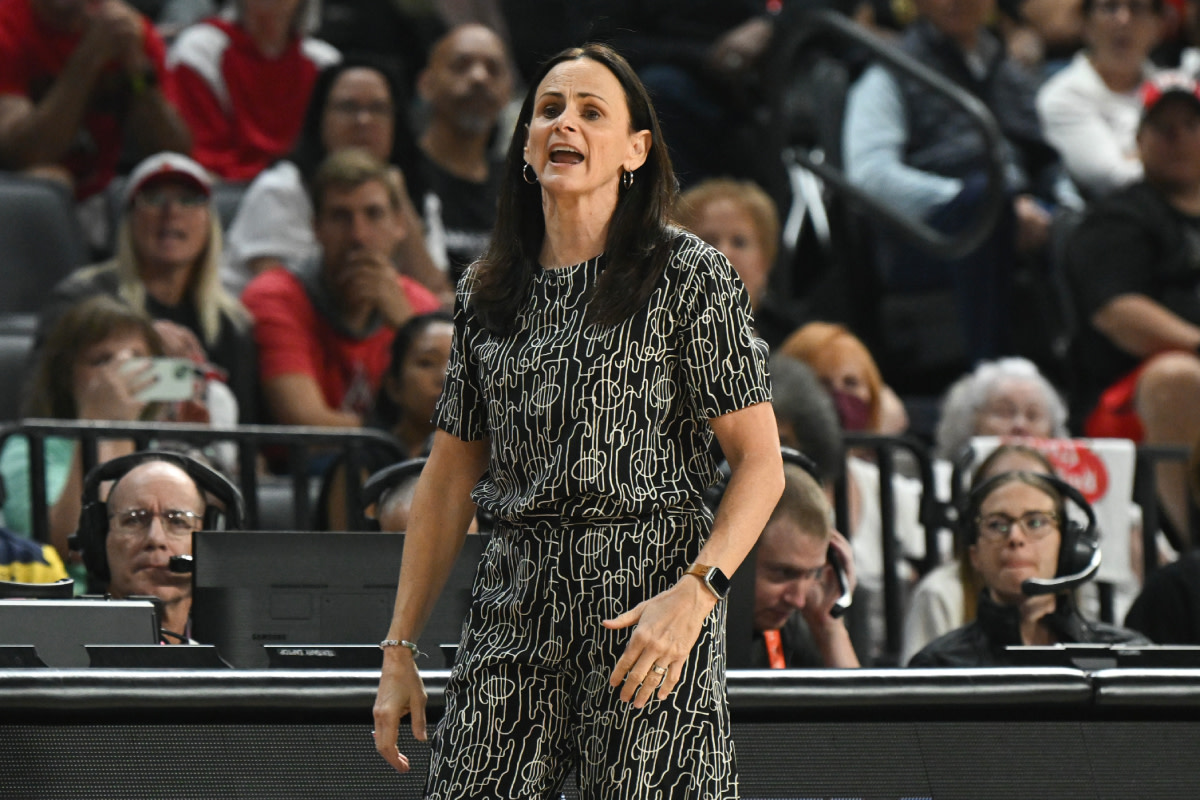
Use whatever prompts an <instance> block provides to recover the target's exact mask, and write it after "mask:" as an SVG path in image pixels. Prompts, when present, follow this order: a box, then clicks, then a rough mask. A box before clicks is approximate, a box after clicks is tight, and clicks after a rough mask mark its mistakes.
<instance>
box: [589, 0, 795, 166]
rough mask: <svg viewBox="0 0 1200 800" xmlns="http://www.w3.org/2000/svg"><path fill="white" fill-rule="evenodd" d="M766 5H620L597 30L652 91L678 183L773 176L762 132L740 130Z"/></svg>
mask: <svg viewBox="0 0 1200 800" xmlns="http://www.w3.org/2000/svg"><path fill="white" fill-rule="evenodd" d="M767 5H768V4H766V3H763V2H760V1H756V0H738V1H737V2H730V1H729V0H659V2H655V3H641V4H634V3H626V4H624V8H623V9H622V10H619V11H613V12H612V14H611V19H610V20H607V21H606V22H605V24H604V25H603V29H602V30H601V31H600V34H601V36H605V35H607V36H609V38H611V43H612V44H613V46H614V47H616V48H617V49H618V50H619V51H620V52H621V53H622V54H623V55H624V56H625V57H626V58H628V59H629V61H630V63H631V64H633V66H634V68H635V69H636V70H637V72H638V76H639V77H640V78H641V79H642V81H643V82H644V83H645V84H646V88H647V89H648V90H649V91H650V93H651V94H652V95H653V96H654V105H655V107H656V108H657V110H658V114H659V117H660V119H661V123H662V128H663V134H664V137H665V138H666V140H667V141H668V142H669V143H670V150H671V163H672V164H673V165H674V166H675V171H676V173H677V174H678V176H679V181H680V183H681V184H682V185H683V186H684V187H688V186H691V185H692V184H694V183H697V182H699V181H701V180H704V179H705V178H713V177H717V176H719V175H734V176H738V177H743V176H755V177H760V178H764V179H765V178H766V177H774V175H770V176H767V175H764V174H763V173H764V172H765V171H767V170H773V171H774V172H775V173H776V174H777V173H778V171H779V170H778V164H779V162H778V159H777V154H775V153H769V152H767V151H765V150H764V149H763V147H762V142H763V141H764V139H763V138H762V137H751V136H750V135H748V132H749V131H751V130H753V125H754V121H755V115H754V108H755V106H756V105H757V103H758V102H759V101H760V93H759V92H758V84H759V69H760V67H761V66H762V63H763V61H764V56H765V54H766V53H767V51H768V47H769V45H770V43H771V38H772V36H773V34H774V31H775V16H774V15H773V14H772V13H770V12H768V11H767ZM780 5H782V4H780ZM609 7H610V8H611V5H610V6H609ZM755 145H757V146H755ZM760 182H761V181H760Z"/></svg>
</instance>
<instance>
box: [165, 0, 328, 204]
mask: <svg viewBox="0 0 1200 800" xmlns="http://www.w3.org/2000/svg"><path fill="white" fill-rule="evenodd" d="M310 2H316V0H234V2H232V3H231V4H230V5H229V8H228V12H227V13H226V14H225V15H224V16H222V17H213V18H212V19H209V20H206V21H204V22H200V23H197V24H196V25H193V26H191V27H189V28H187V29H185V30H184V31H183V32H182V33H181V34H180V35H179V38H178V39H176V40H175V43H174V45H172V47H171V52H170V53H169V55H168V59H167V63H168V66H169V67H170V69H171V72H172V74H173V75H174V76H175V80H176V82H177V84H178V86H179V91H180V93H181V95H182V96H185V97H187V103H185V104H182V105H181V106H180V111H181V112H182V113H183V117H184V119H185V120H187V123H188V126H189V127H190V128H191V130H192V135H193V136H194V137H195V149H194V150H193V155H194V156H195V158H196V160H197V161H198V162H200V163H201V164H203V165H204V166H205V167H206V168H207V169H210V170H212V171H213V172H214V173H216V174H217V175H218V176H220V177H221V178H223V179H224V180H227V181H249V180H251V179H252V178H254V176H256V175H257V174H258V173H259V172H261V171H262V170H263V169H264V168H265V167H266V166H267V165H268V164H270V163H271V162H272V161H274V160H275V159H277V158H280V157H282V156H284V155H286V154H287V152H288V151H289V150H291V148H292V145H293V144H295V140H296V135H297V134H298V133H299V132H300V124H301V122H303V120H304V109H305V108H306V107H307V106H308V97H309V93H310V91H311V90H312V86H313V81H314V80H316V77H317V73H318V72H319V71H320V70H321V69H322V68H324V67H326V66H329V65H330V64H333V63H334V62H336V61H337V60H338V59H339V58H340V56H339V54H338V51H337V50H335V49H334V48H333V47H331V46H330V45H328V44H326V43H325V42H322V41H319V40H317V39H313V38H311V37H308V36H305V35H304V25H305V21H306V17H307V8H308V5H309V3H310Z"/></svg>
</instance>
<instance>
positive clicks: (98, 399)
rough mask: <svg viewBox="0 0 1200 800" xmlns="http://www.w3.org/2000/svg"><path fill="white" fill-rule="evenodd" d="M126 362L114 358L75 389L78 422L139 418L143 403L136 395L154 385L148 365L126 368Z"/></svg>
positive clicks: (121, 420)
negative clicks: (83, 420) (81, 420)
mask: <svg viewBox="0 0 1200 800" xmlns="http://www.w3.org/2000/svg"><path fill="white" fill-rule="evenodd" d="M128 363H129V359H128V358H114V359H113V360H111V361H110V362H108V363H107V364H105V365H104V366H103V367H101V368H99V369H96V370H93V371H92V372H91V374H90V375H89V376H88V377H87V378H86V379H85V380H84V382H83V385H77V386H76V387H75V403H76V408H77V410H78V413H79V418H80V419H105V420H115V421H119V422H131V421H133V420H136V419H138V418H139V417H140V416H141V415H142V411H144V410H145V408H146V403H145V401H142V400H139V399H138V398H137V394H138V392H140V391H142V390H143V389H146V388H147V387H149V386H150V385H151V384H152V383H154V378H153V376H152V375H151V373H150V362H149V361H148V360H147V361H145V362H144V363H143V364H142V365H141V366H139V367H129V366H128Z"/></svg>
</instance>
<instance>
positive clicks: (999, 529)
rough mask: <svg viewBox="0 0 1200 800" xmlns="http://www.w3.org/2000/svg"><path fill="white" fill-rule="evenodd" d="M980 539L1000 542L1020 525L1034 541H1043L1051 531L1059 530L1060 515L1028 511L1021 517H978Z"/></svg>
mask: <svg viewBox="0 0 1200 800" xmlns="http://www.w3.org/2000/svg"><path fill="white" fill-rule="evenodd" d="M975 521H976V523H977V524H978V526H979V538H980V539H986V540H988V541H991V542H999V541H1002V540H1004V539H1006V538H1008V534H1009V533H1011V532H1012V529H1013V526H1014V525H1020V526H1021V528H1022V529H1024V531H1025V533H1026V534H1027V535H1028V536H1029V537H1030V538H1033V539H1041V538H1042V537H1044V536H1046V535H1047V534H1048V533H1050V532H1051V531H1055V530H1058V514H1056V513H1055V512H1053V511H1026V512H1025V513H1024V514H1022V515H1021V516H1019V517H1010V516H1009V515H1008V514H987V515H985V516H981V517H978V518H977V519H976V520H975Z"/></svg>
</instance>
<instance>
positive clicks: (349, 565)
mask: <svg viewBox="0 0 1200 800" xmlns="http://www.w3.org/2000/svg"><path fill="white" fill-rule="evenodd" d="M483 546H484V537H481V536H473V535H472V536H467V538H466V542H465V544H464V545H463V549H462V552H461V553H460V554H459V557H458V560H457V561H456V562H455V564H454V567H453V569H452V571H451V574H450V577H449V579H448V580H447V581H446V587H445V589H444V590H443V591H442V594H441V597H440V598H439V599H438V602H437V604H436V605H435V607H434V609H433V612H432V613H431V615H430V618H429V621H428V623H427V624H426V625H425V630H424V631H423V633H422V634H421V636H420V638H419V639H418V640H417V643H418V645H419V646H420V648H421V650H422V651H424V652H426V653H430V654H431V655H433V656H434V658H435V661H434V662H433V663H434V664H436V665H437V666H441V663H440V662H441V658H440V657H439V656H437V655H436V654H437V653H438V652H439V648H440V646H441V645H443V644H446V643H450V642H455V643H456V642H458V640H459V635H460V632H461V629H462V622H463V618H464V617H465V616H466V613H467V609H468V608H469V606H470V601H471V585H472V583H473V581H474V578H475V569H476V566H477V565H478V563H479V560H480V558H481V556H482V554H483ZM403 550H404V534H399V533H327V532H310V531H200V532H197V533H196V534H195V539H194V542H193V546H192V554H193V556H194V559H195V562H194V574H193V581H194V584H193V585H194V591H193V599H192V636H193V638H195V639H196V640H197V641H199V642H201V643H204V644H213V645H216V647H217V650H218V651H219V652H220V654H221V657H222V658H224V659H225V660H226V661H227V662H229V663H230V664H231V665H233V666H234V667H238V668H243V669H265V668H267V667H268V666H269V664H268V658H267V653H266V651H265V650H264V647H263V646H264V645H296V646H301V645H326V644H369V645H377V644H378V643H379V641H380V640H381V639H383V638H384V637H385V636H386V634H387V629H388V623H389V622H390V621H391V617H392V607H393V605H394V603H395V599H396V584H397V582H398V579H399V576H400V557H401V554H402V553H403Z"/></svg>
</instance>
